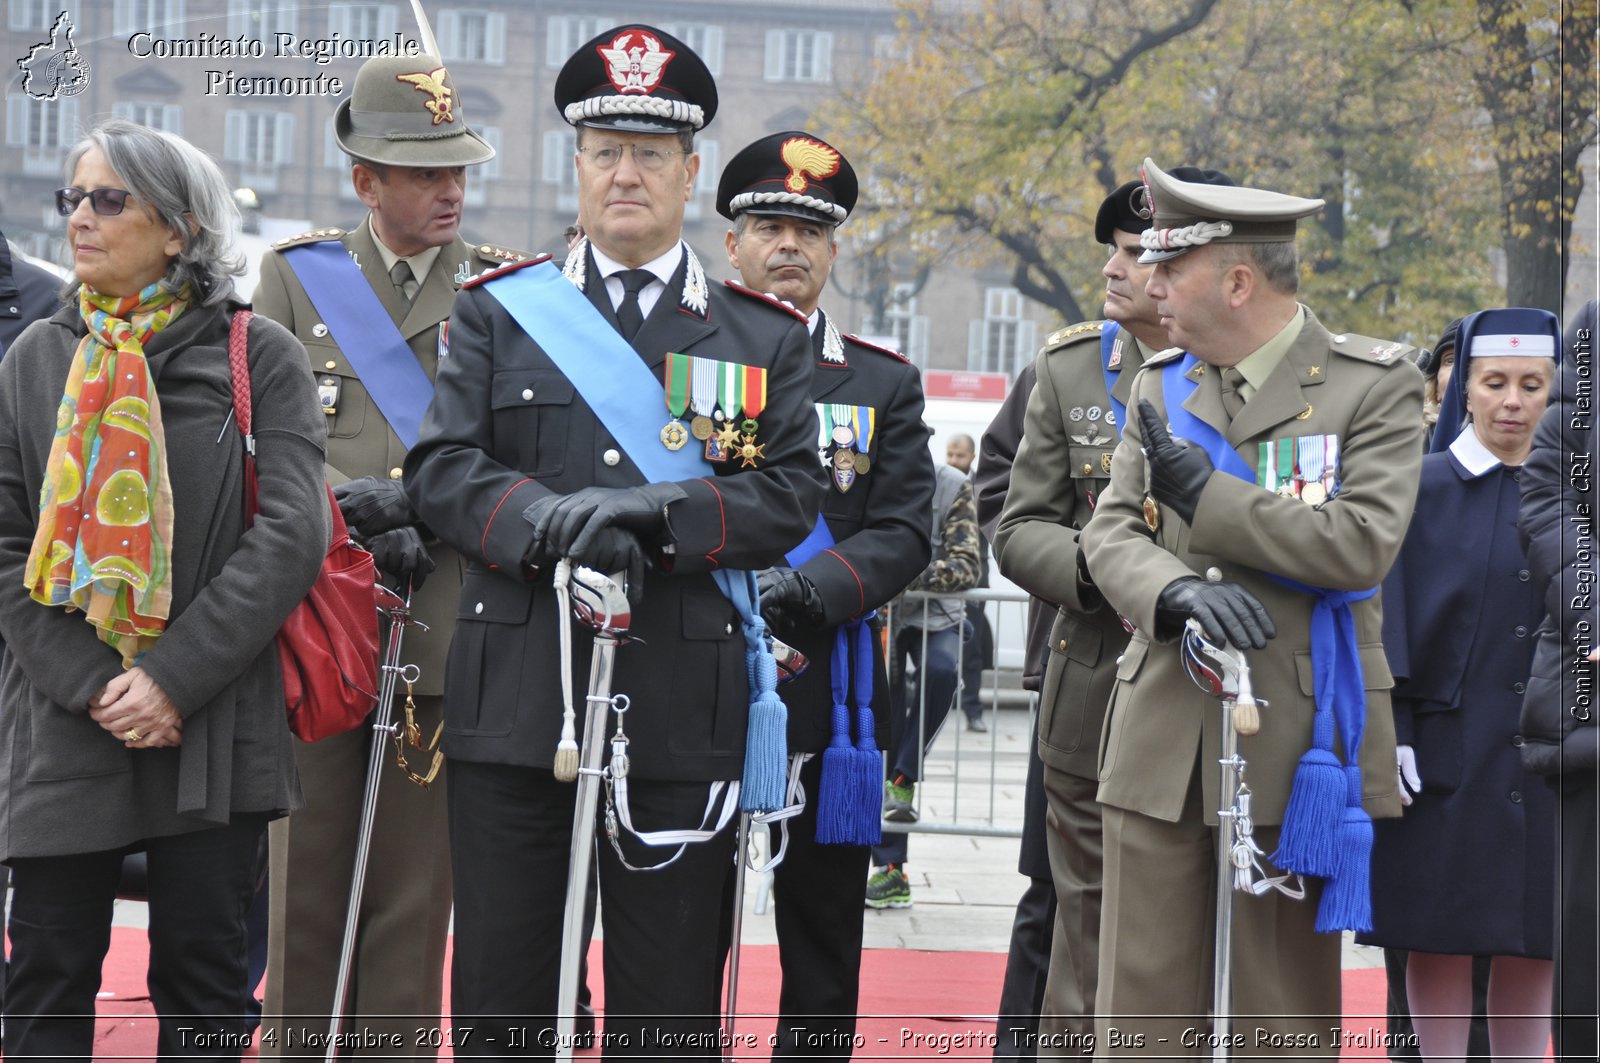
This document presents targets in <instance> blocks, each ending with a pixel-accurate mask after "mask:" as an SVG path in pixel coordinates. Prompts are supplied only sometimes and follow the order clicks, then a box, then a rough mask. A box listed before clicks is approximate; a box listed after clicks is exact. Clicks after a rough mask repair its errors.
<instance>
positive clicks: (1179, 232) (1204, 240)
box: [1139, 221, 1233, 251]
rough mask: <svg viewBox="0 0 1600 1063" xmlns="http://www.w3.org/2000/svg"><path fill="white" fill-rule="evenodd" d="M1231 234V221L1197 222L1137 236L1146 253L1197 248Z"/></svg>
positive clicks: (1151, 230) (1145, 232)
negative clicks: (1179, 227)
mask: <svg viewBox="0 0 1600 1063" xmlns="http://www.w3.org/2000/svg"><path fill="white" fill-rule="evenodd" d="M1232 232H1233V223H1232V222H1231V221H1197V222H1195V223H1194V224H1193V225H1185V226H1184V227H1183V228H1181V229H1146V230H1145V231H1144V232H1142V233H1140V234H1139V246H1140V247H1142V248H1144V249H1145V250H1146V251H1175V250H1177V249H1178V248H1180V247H1199V246H1201V245H1202V244H1209V243H1210V242H1211V241H1213V240H1215V239H1217V238H1218V237H1220V236H1227V235H1229V234H1231V233H1232Z"/></svg>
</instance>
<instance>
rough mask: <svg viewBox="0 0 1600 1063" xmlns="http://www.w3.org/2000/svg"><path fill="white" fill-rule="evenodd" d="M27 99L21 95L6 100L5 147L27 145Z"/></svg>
mask: <svg viewBox="0 0 1600 1063" xmlns="http://www.w3.org/2000/svg"><path fill="white" fill-rule="evenodd" d="M28 102H29V101H28V97H26V96H24V95H23V94H22V93H20V92H19V93H17V94H16V95H15V96H12V97H10V98H9V99H7V100H6V145H7V146H8V147H13V148H22V147H26V146H27V144H28Z"/></svg>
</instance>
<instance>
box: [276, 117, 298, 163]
mask: <svg viewBox="0 0 1600 1063" xmlns="http://www.w3.org/2000/svg"><path fill="white" fill-rule="evenodd" d="M273 117H274V120H275V121H276V123H277V125H276V128H275V129H274V130H273V137H272V141H273V143H272V147H273V151H274V157H273V158H272V160H271V161H272V162H274V163H277V164H278V165H279V166H288V165H291V164H292V163H293V162H294V115H292V114H280V115H274V116H273Z"/></svg>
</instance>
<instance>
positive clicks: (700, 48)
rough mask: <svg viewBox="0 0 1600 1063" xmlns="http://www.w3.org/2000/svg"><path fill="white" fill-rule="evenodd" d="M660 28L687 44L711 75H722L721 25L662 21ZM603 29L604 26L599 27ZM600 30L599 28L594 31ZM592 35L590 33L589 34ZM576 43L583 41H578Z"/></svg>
mask: <svg viewBox="0 0 1600 1063" xmlns="http://www.w3.org/2000/svg"><path fill="white" fill-rule="evenodd" d="M661 28H662V30H664V31H665V32H667V33H670V34H672V35H673V36H674V37H676V38H678V40H680V41H682V42H683V43H684V44H687V45H688V46H689V47H690V48H691V49H692V50H693V51H694V54H695V55H698V56H699V57H700V59H701V61H702V62H704V63H705V64H706V69H707V70H709V71H711V76H712V77H714V78H716V77H721V76H722V27H721V26H710V25H707V24H706V23H704V22H663V23H661ZM601 29H604V27H601ZM595 32H596V33H598V32H600V31H599V30H596V31H595ZM591 36H592V35H591ZM578 43H580V44H581V43H583V42H582V41H579V42H578Z"/></svg>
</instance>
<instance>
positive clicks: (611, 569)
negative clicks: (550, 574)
mask: <svg viewBox="0 0 1600 1063" xmlns="http://www.w3.org/2000/svg"><path fill="white" fill-rule="evenodd" d="M566 556H568V557H571V558H572V562H573V564H576V565H585V566H587V567H589V568H592V569H594V570H595V571H596V572H604V573H606V574H607V575H611V574H612V573H615V572H621V573H622V574H623V575H624V576H625V577H626V578H627V583H626V588H627V592H628V601H629V602H630V603H631V604H633V605H635V606H637V605H638V604H639V602H640V600H641V599H642V598H643V597H644V569H645V551H644V545H643V544H642V543H640V542H639V536H638V535H637V534H635V533H634V532H631V531H629V530H628V529H626V528H614V527H607V528H600V529H599V530H597V531H596V532H595V534H594V535H593V536H592V537H591V539H590V541H589V543H588V544H587V545H586V546H585V547H584V549H583V550H582V551H578V550H576V549H574V550H573V552H572V553H570V554H567V555H566Z"/></svg>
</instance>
